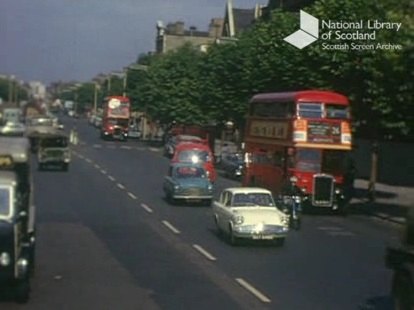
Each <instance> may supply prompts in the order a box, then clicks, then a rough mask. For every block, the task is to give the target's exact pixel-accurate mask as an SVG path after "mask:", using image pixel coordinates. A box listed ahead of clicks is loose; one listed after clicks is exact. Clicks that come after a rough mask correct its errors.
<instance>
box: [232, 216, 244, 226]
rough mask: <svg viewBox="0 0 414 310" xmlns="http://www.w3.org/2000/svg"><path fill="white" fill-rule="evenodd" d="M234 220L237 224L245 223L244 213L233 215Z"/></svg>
mask: <svg viewBox="0 0 414 310" xmlns="http://www.w3.org/2000/svg"><path fill="white" fill-rule="evenodd" d="M233 222H234V224H236V225H241V224H243V222H244V217H243V216H242V215H235V216H234V217H233Z"/></svg>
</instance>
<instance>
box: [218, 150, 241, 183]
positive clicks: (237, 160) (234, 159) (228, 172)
mask: <svg viewBox="0 0 414 310" xmlns="http://www.w3.org/2000/svg"><path fill="white" fill-rule="evenodd" d="M220 167H221V169H222V170H223V174H224V175H225V176H226V177H229V178H235V179H239V178H241V177H242V175H243V171H244V159H243V154H241V153H233V152H225V153H222V156H221V160H220Z"/></svg>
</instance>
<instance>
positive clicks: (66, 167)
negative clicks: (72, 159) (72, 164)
mask: <svg viewBox="0 0 414 310" xmlns="http://www.w3.org/2000/svg"><path fill="white" fill-rule="evenodd" d="M62 170H63V171H68V170H69V164H67V163H63V164H62Z"/></svg>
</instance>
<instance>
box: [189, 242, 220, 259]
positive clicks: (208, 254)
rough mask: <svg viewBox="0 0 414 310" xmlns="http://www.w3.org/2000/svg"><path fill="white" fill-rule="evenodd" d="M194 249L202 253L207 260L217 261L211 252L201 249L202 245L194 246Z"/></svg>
mask: <svg viewBox="0 0 414 310" xmlns="http://www.w3.org/2000/svg"><path fill="white" fill-rule="evenodd" d="M193 248H195V249H196V250H197V251H198V252H200V253H201V254H202V255H204V256H205V257H206V258H207V259H209V260H211V261H215V260H217V258H215V257H214V256H213V255H211V254H210V253H209V252H207V251H206V250H204V249H203V247H201V246H200V245H198V244H193Z"/></svg>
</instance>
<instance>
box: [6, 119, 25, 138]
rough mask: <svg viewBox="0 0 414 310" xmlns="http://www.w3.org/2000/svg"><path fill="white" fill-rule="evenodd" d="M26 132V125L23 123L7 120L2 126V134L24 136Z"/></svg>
mask: <svg viewBox="0 0 414 310" xmlns="http://www.w3.org/2000/svg"><path fill="white" fill-rule="evenodd" d="M25 132H26V126H25V125H24V124H22V123H15V122H7V123H6V124H5V125H4V126H3V127H0V134H1V135H2V136H23V135H24V134H25Z"/></svg>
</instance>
